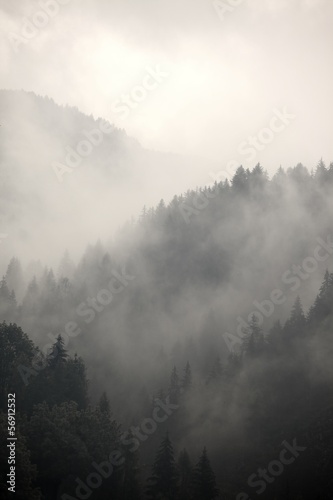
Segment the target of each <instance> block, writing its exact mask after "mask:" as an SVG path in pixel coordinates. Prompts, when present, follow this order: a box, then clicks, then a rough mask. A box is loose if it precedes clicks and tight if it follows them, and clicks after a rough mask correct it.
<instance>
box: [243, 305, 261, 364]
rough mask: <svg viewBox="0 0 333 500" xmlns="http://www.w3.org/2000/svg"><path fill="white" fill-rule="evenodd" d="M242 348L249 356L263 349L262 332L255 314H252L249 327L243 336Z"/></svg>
mask: <svg viewBox="0 0 333 500" xmlns="http://www.w3.org/2000/svg"><path fill="white" fill-rule="evenodd" d="M243 348H244V350H245V352H246V354H248V355H249V356H254V355H256V354H259V353H260V352H262V350H263V349H264V333H263V331H262V329H261V328H260V326H259V321H258V318H257V316H256V315H255V314H252V317H251V321H250V324H249V328H248V331H247V334H246V336H245V338H244V343H243Z"/></svg>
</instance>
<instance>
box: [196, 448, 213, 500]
mask: <svg viewBox="0 0 333 500" xmlns="http://www.w3.org/2000/svg"><path fill="white" fill-rule="evenodd" d="M193 482H194V487H195V498H196V500H213V499H214V498H216V497H217V496H218V494H219V490H218V489H217V485H216V479H215V474H214V472H213V469H212V468H211V465H210V462H209V459H208V456H207V450H206V448H204V449H203V452H202V455H201V457H200V459H199V462H198V464H197V466H196V467H195V470H194V478H193Z"/></svg>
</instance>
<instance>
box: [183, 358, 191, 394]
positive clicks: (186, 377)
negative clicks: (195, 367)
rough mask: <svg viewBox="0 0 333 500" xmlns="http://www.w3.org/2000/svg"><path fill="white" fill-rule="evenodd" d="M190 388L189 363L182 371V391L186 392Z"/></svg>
mask: <svg viewBox="0 0 333 500" xmlns="http://www.w3.org/2000/svg"><path fill="white" fill-rule="evenodd" d="M191 387H192V370H191V366H190V363H189V362H187V363H186V366H185V369H184V376H183V380H182V389H183V390H184V391H188V390H189V389H191Z"/></svg>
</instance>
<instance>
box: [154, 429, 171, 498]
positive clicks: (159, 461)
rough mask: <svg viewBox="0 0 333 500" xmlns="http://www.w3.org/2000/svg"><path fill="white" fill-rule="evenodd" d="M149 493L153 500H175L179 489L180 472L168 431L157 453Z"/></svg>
mask: <svg viewBox="0 0 333 500" xmlns="http://www.w3.org/2000/svg"><path fill="white" fill-rule="evenodd" d="M148 481H149V486H148V488H147V493H148V496H149V498H151V499H153V500H160V499H163V500H174V499H175V498H176V497H177V490H178V472H177V467H176V463H175V458H174V451H173V446H172V444H171V441H170V439H169V435H168V433H167V434H166V436H165V438H164V439H163V441H162V443H161V445H160V448H159V450H158V452H157V454H156V457H155V461H154V464H153V468H152V476H151V477H150V478H149V480H148Z"/></svg>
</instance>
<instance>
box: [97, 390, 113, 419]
mask: <svg viewBox="0 0 333 500" xmlns="http://www.w3.org/2000/svg"><path fill="white" fill-rule="evenodd" d="M98 406H99V409H100V410H101V412H102V413H106V414H107V415H110V401H109V399H108V397H107V395H106V392H105V391H104V392H103V394H102V396H101V397H100V400H99V403H98Z"/></svg>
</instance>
